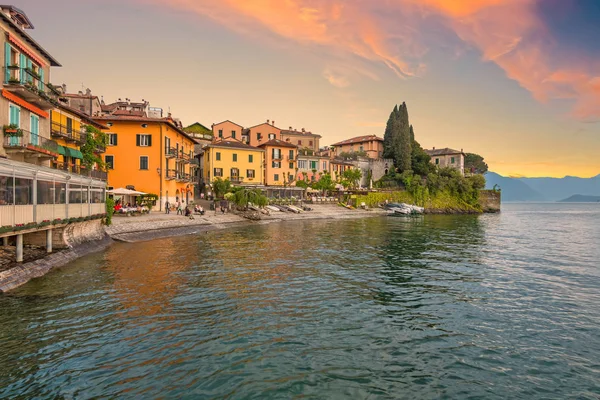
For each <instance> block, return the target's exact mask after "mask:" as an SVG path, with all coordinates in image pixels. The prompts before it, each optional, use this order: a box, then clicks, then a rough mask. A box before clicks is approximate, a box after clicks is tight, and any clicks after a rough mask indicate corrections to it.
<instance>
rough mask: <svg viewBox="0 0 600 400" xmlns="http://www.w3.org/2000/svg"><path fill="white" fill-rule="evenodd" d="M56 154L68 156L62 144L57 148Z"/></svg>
mask: <svg viewBox="0 0 600 400" xmlns="http://www.w3.org/2000/svg"><path fill="white" fill-rule="evenodd" d="M56 152H57V153H58V154H60V155H61V156H64V155H66V152H65V148H64V147H63V146H61V145H60V144H59V145H58V146H56Z"/></svg>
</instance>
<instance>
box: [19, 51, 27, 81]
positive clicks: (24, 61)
mask: <svg viewBox="0 0 600 400" xmlns="http://www.w3.org/2000/svg"><path fill="white" fill-rule="evenodd" d="M20 56H21V57H20V59H19V60H20V61H19V66H20V67H21V83H25V79H26V78H25V76H26V72H25V68H27V59H26V58H25V54H21V55H20Z"/></svg>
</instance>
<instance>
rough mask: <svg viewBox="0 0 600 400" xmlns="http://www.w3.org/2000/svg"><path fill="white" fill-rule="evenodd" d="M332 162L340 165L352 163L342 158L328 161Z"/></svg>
mask: <svg viewBox="0 0 600 400" xmlns="http://www.w3.org/2000/svg"><path fill="white" fill-rule="evenodd" d="M330 162H331V163H332V164H340V165H354V164H352V162H351V161H346V160H342V159H341V158H334V159H333V160H331V161H330Z"/></svg>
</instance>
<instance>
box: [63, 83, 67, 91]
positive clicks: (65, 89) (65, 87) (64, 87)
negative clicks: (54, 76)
mask: <svg viewBox="0 0 600 400" xmlns="http://www.w3.org/2000/svg"><path fill="white" fill-rule="evenodd" d="M62 89H63V93H67V84H65V83H63V84H62Z"/></svg>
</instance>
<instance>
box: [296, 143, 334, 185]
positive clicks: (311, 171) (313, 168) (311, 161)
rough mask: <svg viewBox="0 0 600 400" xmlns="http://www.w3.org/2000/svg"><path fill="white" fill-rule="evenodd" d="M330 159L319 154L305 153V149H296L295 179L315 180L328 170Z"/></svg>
mask: <svg viewBox="0 0 600 400" xmlns="http://www.w3.org/2000/svg"><path fill="white" fill-rule="evenodd" d="M329 163H330V160H329V158H328V157H325V156H319V155H307V154H305V151H303V150H299V151H298V169H297V170H296V179H297V180H306V181H307V182H309V183H310V182H316V181H318V180H319V179H320V177H321V175H323V174H325V173H329V172H330V165H329Z"/></svg>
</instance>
